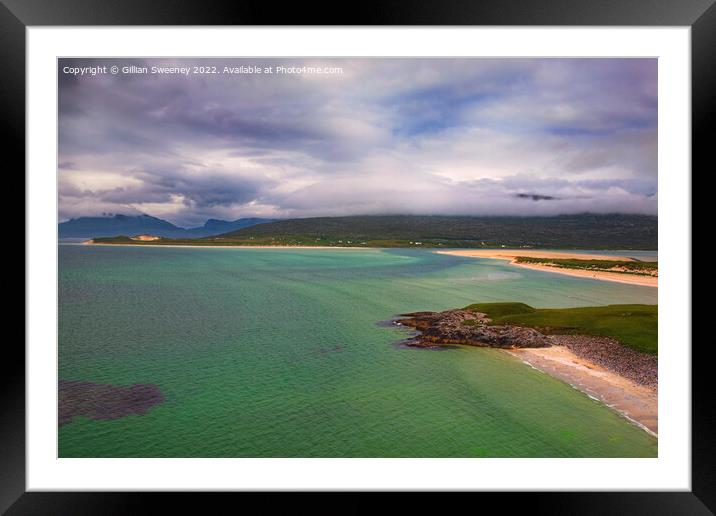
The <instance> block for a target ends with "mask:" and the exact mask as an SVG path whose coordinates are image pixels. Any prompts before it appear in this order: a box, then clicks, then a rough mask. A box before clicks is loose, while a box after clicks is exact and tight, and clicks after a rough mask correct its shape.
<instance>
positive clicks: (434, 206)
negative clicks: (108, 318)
mask: <svg viewBox="0 0 716 516" xmlns="http://www.w3.org/2000/svg"><path fill="white" fill-rule="evenodd" d="M277 63H282V64H288V65H302V64H308V65H322V64H327V65H333V66H336V65H338V66H342V67H343V68H344V73H343V74H342V75H337V76H329V75H326V76H322V77H316V76H277V75H271V76H268V75H267V76H249V75H242V76H235V75H234V76H227V75H209V76H189V77H184V76H151V75H131V74H129V75H122V74H119V75H116V76H111V75H103V76H84V77H75V76H72V77H69V76H66V75H63V74H62V73H60V76H59V77H60V91H59V128H60V131H59V154H60V159H59V163H60V165H59V166H58V168H59V174H60V212H61V213H70V212H71V213H73V214H75V215H78V214H87V215H91V214H95V213H99V212H100V211H98V210H102V211H112V212H123V210H124V211H127V210H129V211H133V210H139V211H147V212H148V213H150V214H153V215H157V216H164V217H165V218H168V219H169V220H172V221H173V222H177V223H187V222H189V221H192V222H195V221H197V220H199V221H200V219H202V218H207V217H213V216H217V217H226V218H230V217H234V216H239V215H241V216H248V215H251V214H254V213H255V214H261V215H272V216H278V215H281V216H305V215H322V214H333V213H338V212H340V213H341V214H345V213H377V212H384V211H386V210H388V211H390V210H392V211H396V210H398V211H405V212H411V213H422V212H425V213H427V212H430V213H441V212H444V213H453V212H456V210H457V211H460V212H462V213H475V214H478V213H479V214H483V213H504V212H510V210H511V212H512V213H516V214H521V213H524V214H530V213H542V212H544V213H547V212H549V211H550V210H551V211H552V212H554V213H556V212H573V211H585V210H586V211H596V212H607V211H613V210H615V209H616V210H622V211H630V212H643V213H656V201H655V199H656V196H655V195H654V194H655V192H656V185H657V170H656V166H657V152H656V149H657V139H656V133H657V131H656V127H657V119H656V113H657V109H656V105H657V98H656V91H657V87H656V69H657V67H656V60H653V59H259V60H250V59H210V60H200V61H198V60H193V59H187V60H183V59H161V60H127V59H116V60H109V59H108V60H103V59H93V60H85V59H81V60H76V59H73V60H60V67H63V66H66V65H69V66H89V65H98V64H106V65H108V66H109V65H111V64H118V66H122V65H128V64H135V65H137V66H151V65H152V64H155V65H156V64H159V65H174V64H176V65H184V66H186V65H189V66H192V65H194V64H202V65H207V64H209V65H216V66H219V67H222V66H224V65H230V66H238V65H241V64H258V65H261V66H271V65H274V66H275V65H276V64H277ZM100 173H102V174H107V176H106V177H107V179H106V180H103V181H92V180H91V178H92V177H93V174H100ZM83 174H84V175H83ZM88 177H89V179H88ZM102 177H105V176H102ZM112 178H116V180H114V179H112ZM112 181H115V183H113V182H112ZM521 194H524V195H538V196H545V197H555V199H540V202H531V201H529V202H528V200H527V199H520V198H519V197H515V196H516V195H521ZM650 195H651V197H648V196H650ZM556 198H558V199H559V200H558V201H557V199H556ZM78 210H87V213H78ZM565 210H566V211H565Z"/></svg>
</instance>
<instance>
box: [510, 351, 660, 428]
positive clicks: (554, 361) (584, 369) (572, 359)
mask: <svg viewBox="0 0 716 516" xmlns="http://www.w3.org/2000/svg"><path fill="white" fill-rule="evenodd" d="M504 351H505V352H506V353H508V354H510V355H512V356H513V357H515V358H517V359H519V360H520V361H522V362H523V363H525V364H527V365H529V366H530V367H533V368H534V369H537V370H538V371H541V372H543V373H545V374H548V375H550V376H552V377H553V378H557V379H558V380H562V381H563V382H566V383H567V384H569V385H570V386H572V387H573V388H574V389H576V390H578V391H580V392H582V393H584V394H586V395H587V396H589V397H590V398H592V399H595V400H597V401H599V402H601V403H603V404H604V405H606V406H607V407H609V408H610V409H612V410H614V411H615V412H617V413H618V414H620V415H621V416H623V417H624V418H626V419H627V420H629V421H630V422H632V423H634V424H636V425H637V426H639V427H640V428H642V429H643V430H644V431H646V432H647V433H648V434H650V435H652V436H654V437H658V430H659V428H658V408H659V404H658V390H657V389H656V388H652V387H648V386H644V385H639V384H637V383H635V382H633V381H631V380H629V379H627V378H625V377H623V376H621V375H619V374H617V373H615V372H612V371H609V370H608V369H606V368H604V367H602V366H600V365H598V364H595V363H594V362H592V361H590V360H587V359H585V358H582V357H579V356H577V355H576V354H575V353H573V352H572V351H570V350H569V349H567V348H566V347H565V346H561V345H553V346H552V347H549V348H519V349H509V350H504Z"/></svg>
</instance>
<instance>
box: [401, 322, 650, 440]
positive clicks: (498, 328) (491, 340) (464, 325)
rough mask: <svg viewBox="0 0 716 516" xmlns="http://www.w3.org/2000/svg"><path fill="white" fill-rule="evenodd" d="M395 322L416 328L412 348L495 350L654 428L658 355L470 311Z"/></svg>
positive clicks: (611, 340) (411, 340)
mask: <svg viewBox="0 0 716 516" xmlns="http://www.w3.org/2000/svg"><path fill="white" fill-rule="evenodd" d="M394 322H395V324H398V325H400V326H404V327H408V328H413V329H415V330H417V333H416V335H413V336H411V337H410V338H409V339H408V340H406V341H405V342H404V344H405V345H407V346H410V347H416V348H432V349H441V348H446V347H450V346H452V345H463V346H478V347H490V348H499V349H502V350H504V351H507V352H509V353H510V354H512V355H514V356H516V357H518V358H520V359H521V360H522V361H523V362H526V363H528V364H530V365H531V366H532V367H534V368H536V369H539V370H541V371H542V372H545V373H547V374H549V375H551V376H554V377H556V378H559V379H561V380H563V381H565V382H567V383H569V384H570V385H572V386H573V387H575V388H577V389H579V390H580V391H582V392H584V393H586V394H588V395H589V396H592V397H593V398H595V399H599V400H600V401H602V402H603V403H604V404H606V405H607V406H609V407H611V408H612V409H613V410H616V411H617V412H619V413H620V414H622V415H623V416H625V417H626V418H628V419H630V420H631V421H633V422H635V423H637V424H638V425H639V426H641V427H642V428H644V429H645V430H647V431H648V432H649V433H651V434H652V435H656V433H657V431H658V397H657V384H658V358H657V357H656V356H655V355H650V354H647V353H641V352H639V351H635V350H633V349H630V348H628V347H626V346H624V345H622V344H621V343H620V342H618V341H617V340H615V339H611V338H607V337H599V336H593V335H553V334H546V333H543V331H547V330H545V329H542V330H543V331H539V330H537V329H534V328H528V327H523V326H518V325H512V324H510V325H498V324H491V323H492V320H491V319H490V318H489V317H488V316H487V315H486V314H484V313H480V312H477V311H473V310H464V309H459V310H446V311H444V312H413V313H407V314H402V315H401V316H400V318H399V319H396V320H395V321H394Z"/></svg>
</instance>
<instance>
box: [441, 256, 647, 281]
mask: <svg viewBox="0 0 716 516" xmlns="http://www.w3.org/2000/svg"><path fill="white" fill-rule="evenodd" d="M436 253H437V254H449V255H453V256H467V257H470V258H489V259H493V260H506V261H508V262H509V263H510V265H514V266H515V267H522V268H524V269H532V270H537V271H546V272H554V273H555V274H564V275H567V276H575V277H580V278H587V279H594V280H600V281H613V282H616V283H627V284H630V285H639V286H643V287H654V288H656V287H658V282H659V278H656V277H653V276H640V275H637V274H620V273H618V272H607V271H587V270H580V269H565V268H559V267H550V266H549V265H538V264H534V263H529V264H528V263H517V261H516V258H517V257H518V256H526V257H530V258H563V259H568V258H574V259H582V260H626V261H632V260H633V258H629V257H627V256H614V255H601V254H584V253H570V252H569V251H539V250H520V249H503V250H500V249H477V250H474V249H464V250H463V249H460V250H453V251H436Z"/></svg>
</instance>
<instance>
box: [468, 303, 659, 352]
mask: <svg viewBox="0 0 716 516" xmlns="http://www.w3.org/2000/svg"><path fill="white" fill-rule="evenodd" d="M465 308H466V309H467V310H474V311H476V312H482V313H485V314H487V316H488V317H490V319H492V324H514V325H518V326H529V327H532V328H537V329H539V330H541V331H543V332H545V333H552V334H572V335H578V334H581V335H597V336H603V337H612V338H614V339H616V340H618V341H619V342H621V343H622V344H623V345H625V346H628V347H630V348H632V349H635V350H637V351H641V352H644V353H650V354H652V355H656V354H658V310H657V308H658V307H657V305H607V306H588V307H580V308H532V307H531V306H529V305H526V304H524V303H477V304H473V305H470V306H467V307H465Z"/></svg>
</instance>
